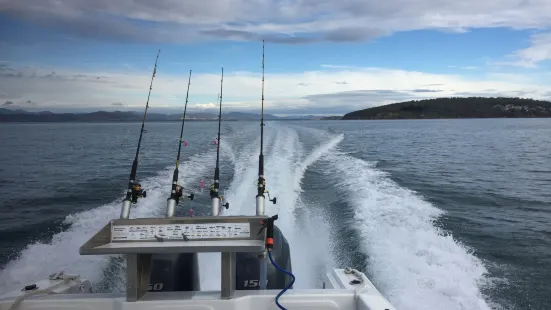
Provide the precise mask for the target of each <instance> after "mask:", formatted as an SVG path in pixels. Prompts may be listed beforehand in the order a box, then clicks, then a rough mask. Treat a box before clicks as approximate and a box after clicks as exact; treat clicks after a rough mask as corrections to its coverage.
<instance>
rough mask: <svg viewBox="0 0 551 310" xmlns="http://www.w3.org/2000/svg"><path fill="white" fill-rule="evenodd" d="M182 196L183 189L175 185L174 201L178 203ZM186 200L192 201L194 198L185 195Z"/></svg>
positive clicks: (192, 195) (193, 196)
mask: <svg viewBox="0 0 551 310" xmlns="http://www.w3.org/2000/svg"><path fill="white" fill-rule="evenodd" d="M182 196H184V188H183V187H182V186H180V185H176V197H175V198H176V201H180V198H182ZM187 198H189V200H193V198H195V195H194V194H193V193H191V194H189V195H187Z"/></svg>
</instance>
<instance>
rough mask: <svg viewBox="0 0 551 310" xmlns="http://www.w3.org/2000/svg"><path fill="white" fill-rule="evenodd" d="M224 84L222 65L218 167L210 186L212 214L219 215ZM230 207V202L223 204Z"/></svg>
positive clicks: (217, 144) (217, 140) (217, 148)
mask: <svg viewBox="0 0 551 310" xmlns="http://www.w3.org/2000/svg"><path fill="white" fill-rule="evenodd" d="M223 84H224V67H222V78H221V79H220V97H219V98H218V99H219V100H220V112H219V113H218V137H217V138H216V168H214V183H213V184H212V185H211V186H210V198H211V199H212V215H213V216H218V215H219V214H220V201H223V197H221V196H220V195H219V192H218V190H219V189H220V125H221V123H222V85H223ZM223 206H224V207H225V208H226V209H228V208H229V207H230V204H229V202H226V203H225V204H223Z"/></svg>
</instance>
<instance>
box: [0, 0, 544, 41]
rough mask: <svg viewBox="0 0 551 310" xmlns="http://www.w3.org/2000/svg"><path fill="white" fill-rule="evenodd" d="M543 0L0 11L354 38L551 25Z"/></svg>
mask: <svg viewBox="0 0 551 310" xmlns="http://www.w3.org/2000/svg"><path fill="white" fill-rule="evenodd" d="M550 11H551V2H550V1H546V0H534V1H526V0H503V1H493V2H492V1H478V0H464V1H454V0H423V1H406V0H388V1H365V0H342V1H333V0H300V1H299V0H211V1H208V4H206V3H205V2H201V1H181V0H156V1H143V0H121V1H113V0H94V1H90V0H3V1H1V2H0V13H3V14H7V15H9V16H11V17H13V18H17V19H23V20H27V21H32V22H34V23H37V24H40V25H44V26H48V27H53V28H56V29H59V30H60V31H64V32H66V33H70V34H72V35H77V36H85V37H90V38H96V39H102V40H110V41H117V42H126V41H129V42H144V41H147V42H184V41H189V40H204V39H213V38H214V39H220V38H222V39H229V40H247V41H250V40H253V41H257V40H260V39H265V40H267V41H268V42H274V43H284V44H298V43H312V42H319V41H332V42H356V41H365V40H369V39H372V38H374V37H379V36H383V35H388V34H392V33H394V32H400V31H411V30H421V29H436V30H441V31H448V32H465V31H468V30H469V29H471V28H487V27H509V28H514V29H534V28H539V29H541V28H545V27H549V26H551V15H549V14H548V12H550Z"/></svg>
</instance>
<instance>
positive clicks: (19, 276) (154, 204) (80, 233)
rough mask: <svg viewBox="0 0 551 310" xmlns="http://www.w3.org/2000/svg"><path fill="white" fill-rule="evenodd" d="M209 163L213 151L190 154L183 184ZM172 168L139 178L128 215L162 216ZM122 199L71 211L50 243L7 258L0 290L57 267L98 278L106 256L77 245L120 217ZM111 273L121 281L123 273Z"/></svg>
mask: <svg viewBox="0 0 551 310" xmlns="http://www.w3.org/2000/svg"><path fill="white" fill-rule="evenodd" d="M214 155H215V154H214ZM205 158H208V159H205ZM203 162H205V163H206V165H205V164H203ZM209 163H212V164H213V154H212V152H208V153H207V154H200V155H195V156H192V157H190V159H189V160H188V161H186V162H184V163H183V164H182V166H181V169H182V170H183V171H185V178H184V179H183V180H182V181H183V184H184V186H185V187H187V186H188V185H189V184H194V183H196V182H197V180H196V179H197V178H198V177H199V176H201V175H202V174H203V173H204V172H205V171H206V169H209V168H211V167H210V166H211V165H209ZM173 169H174V167H170V168H168V169H166V170H164V171H162V172H160V173H159V174H158V175H157V176H155V177H152V178H148V179H146V180H144V181H142V182H141V184H142V186H143V187H144V188H145V189H146V190H147V198H142V199H140V201H139V202H138V204H137V205H136V207H133V208H132V209H131V213H130V216H131V217H132V218H136V217H162V216H164V212H165V209H166V198H167V197H168V196H169V192H170V184H171V182H172V171H173ZM212 169H214V168H212ZM121 202H122V198H121V199H117V200H116V201H113V202H112V203H109V204H106V205H103V206H100V207H98V208H95V209H92V210H88V211H84V212H80V213H76V214H70V215H68V216H67V217H66V218H65V221H64V222H65V223H66V224H70V227H69V228H68V229H67V230H66V231H63V232H61V233H58V234H55V235H54V236H53V239H52V241H51V242H50V243H40V242H37V243H33V244H29V245H28V246H27V247H26V248H25V249H24V250H23V251H22V252H21V254H20V255H19V257H18V258H17V259H15V260H13V261H11V262H9V263H8V264H7V265H6V266H5V267H4V269H3V270H1V271H0V292H5V291H10V290H13V289H17V288H20V287H21V286H22V285H25V284H27V283H30V282H32V281H36V280H37V279H41V278H45V277H47V276H48V275H50V274H51V273H54V272H56V271H60V270H63V271H65V272H66V273H78V274H80V275H81V276H83V277H85V278H87V279H89V280H90V281H91V282H92V283H93V284H97V283H98V282H100V281H101V280H102V274H103V272H102V270H103V269H104V268H105V267H106V266H107V264H108V262H109V256H107V255H83V256H81V255H80V254H79V252H78V251H79V248H80V246H82V245H83V244H84V243H85V242H86V241H87V240H88V239H89V238H91V237H92V236H93V235H94V234H95V233H96V232H98V230H99V229H100V228H101V227H103V226H104V225H106V224H107V223H109V221H110V220H112V219H115V218H119V216H120V211H121ZM113 276H116V277H118V278H120V279H121V281H124V275H123V274H117V275H113ZM123 283H124V282H123Z"/></svg>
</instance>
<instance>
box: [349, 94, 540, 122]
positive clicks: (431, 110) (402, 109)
mask: <svg viewBox="0 0 551 310" xmlns="http://www.w3.org/2000/svg"><path fill="white" fill-rule="evenodd" d="M504 117H551V102H549V101H542V100H534V99H521V98H505V97H497V98H487V97H468V98H459V97H453V98H436V99H427V100H412V101H407V102H400V103H393V104H389V105H384V106H378V107H374V108H369V109H364V110H359V111H354V112H350V113H348V114H345V115H344V116H343V118H342V119H344V120H354V119H430V118H504Z"/></svg>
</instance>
